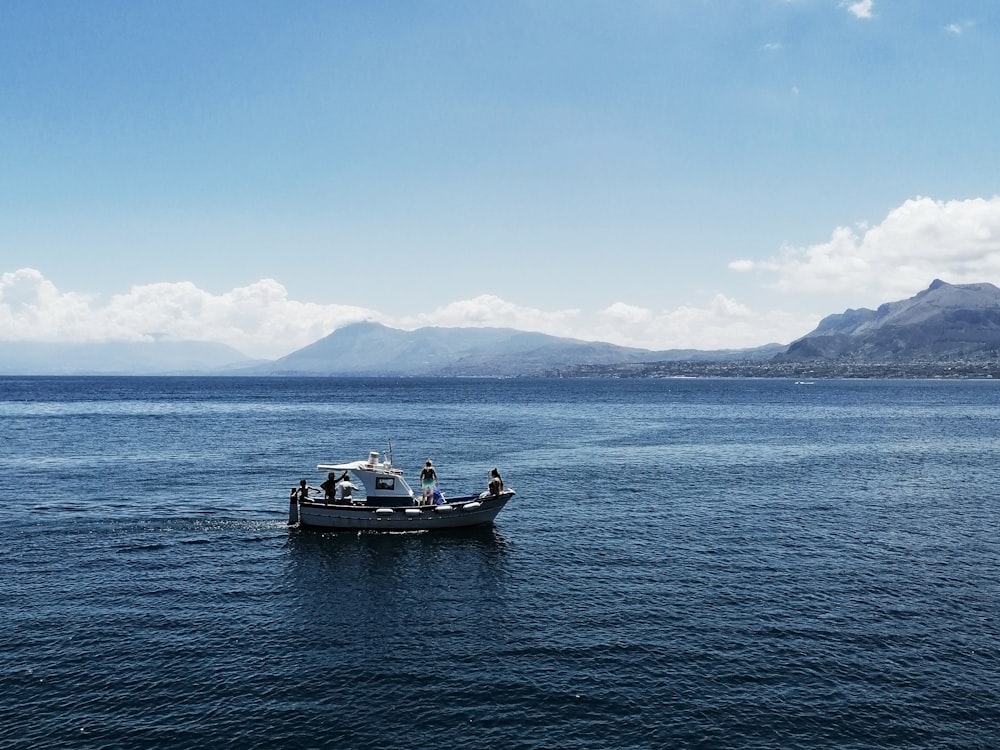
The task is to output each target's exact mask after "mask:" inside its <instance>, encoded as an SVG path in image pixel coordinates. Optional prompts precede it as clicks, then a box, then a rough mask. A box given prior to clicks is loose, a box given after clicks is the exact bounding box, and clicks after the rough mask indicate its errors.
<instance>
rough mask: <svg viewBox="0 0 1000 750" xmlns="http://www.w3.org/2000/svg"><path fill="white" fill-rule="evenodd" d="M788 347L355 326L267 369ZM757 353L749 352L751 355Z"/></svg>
mask: <svg viewBox="0 0 1000 750" xmlns="http://www.w3.org/2000/svg"><path fill="white" fill-rule="evenodd" d="M782 348H783V347H780V346H778V345H773V346H772V347H771V348H763V349H761V350H760V351H758V350H726V351H725V352H714V353H710V352H698V351H695V350H682V351H681V350H670V351H660V352H654V351H650V350H648V349H636V348H630V347H624V346H615V345H614V344H607V343H601V342H591V341H580V340H577V339H570V338H560V337H558V336H549V335H546V334H543V333H529V332H525V331H518V330H515V329H511V328H436V327H428V328H420V329H418V330H416V331H401V330H398V329H394V328H388V327H386V326H383V325H381V324H379V323H371V322H366V323H355V324H353V325H349V326H345V327H343V328H339V329H337V330H336V331H334V332H333V333H331V334H330V335H329V336H326V337H325V338H322V339H320V340H319V341H316V342H314V343H312V344H310V345H309V346H306V347H304V348H302V349H299V350H298V351H295V352H292V353H291V354H289V355H287V356H285V357H282V358H281V359H278V360H275V361H274V362H270V363H268V364H265V365H260V366H258V367H255V368H252V371H253V372H255V373H257V374H267V375H341V376H451V377H455V376H490V377H512V376H518V375H537V374H542V373H552V372H553V371H557V370H558V369H559V368H560V367H565V366H568V365H580V364H588V365H595V364H599V365H620V364H631V363H638V362H648V361H650V360H669V359H674V360H677V359H692V358H694V359H698V358H706V357H712V358H731V357H734V356H741V357H745V356H755V357H757V358H760V359H764V358H767V357H770V356H772V355H773V354H774V353H775V351H776V350H780V349H782ZM748 351H749V352H754V353H752V354H749V355H748V353H747V352H748Z"/></svg>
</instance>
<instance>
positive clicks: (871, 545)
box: [0, 377, 1000, 750]
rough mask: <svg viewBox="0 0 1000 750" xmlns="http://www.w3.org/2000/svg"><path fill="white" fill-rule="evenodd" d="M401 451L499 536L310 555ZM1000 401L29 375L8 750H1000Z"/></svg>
mask: <svg viewBox="0 0 1000 750" xmlns="http://www.w3.org/2000/svg"><path fill="white" fill-rule="evenodd" d="M370 451H379V452H380V453H386V454H388V453H389V452H390V451H391V454H392V457H393V461H394V463H395V465H396V466H398V467H400V468H402V469H404V471H406V473H407V476H408V477H410V478H411V479H415V478H416V476H417V474H418V473H419V469H420V467H421V466H422V465H423V462H424V461H425V460H427V459H428V458H430V459H432V460H433V462H434V464H435V467H436V468H437V471H438V474H439V478H440V481H441V489H442V490H443V491H444V493H445V495H447V494H449V492H451V493H456V494H462V493H467V492H473V491H479V490H485V489H486V485H487V481H488V473H489V471H490V469H492V468H493V467H497V468H498V469H499V470H500V472H501V474H502V475H503V477H504V481H505V483H506V485H507V486H508V487H512V488H514V489H515V490H516V492H517V495H516V496H515V498H514V499H513V500H512V501H511V502H510V503H509V504H508V505H507V507H506V508H505V509H504V511H503V512H502V513H501V514H500V516H499V517H498V518H497V520H496V523H495V524H494V525H493V526H489V527H485V528H480V529H474V530H466V531H455V532H424V533H420V532H410V533H391V534H390V533H374V532H361V533H359V532H356V531H355V532H320V531H311V530H302V529H299V528H294V527H289V526H288V494H289V490H290V489H291V487H292V486H294V485H295V484H297V483H298V481H299V480H300V479H307V480H308V481H309V482H310V484H313V485H314V486H315V485H318V483H319V482H320V481H321V480H322V479H323V476H324V475H323V473H322V472H320V471H318V470H317V468H316V466H317V464H319V463H328V462H337V461H349V460H355V459H360V458H365V457H367V456H368V454H369V452H370ZM998 467H1000V383H998V382H993V381H988V380H976V381H973V380H964V381H957V380H940V381H939V380H849V379H845V380H816V381H814V382H796V381H794V380H782V379H663V380H652V379H649V380H639V379H637V380H629V379H483V378H480V379H370V380H369V379H323V378H303V379H285V378H260V379H253V378H188V377H169V378H131V377H80V378H75V377H51V378H44V377H37V378H36V377H5V378H0V748H4V750H13V749H15V748H17V749H20V748H33V749H34V748H94V749H99V748H248V749H249V748H262V749H263V748H380V749H385V748H434V749H435V750H439V749H447V748H503V749H505V750H511V749H515V750H516V749H518V748H524V749H535V748H572V749H582V748H768V749H770V748H774V749H779V748H780V749H787V748H852V749H860V748H928V749H930V748H934V749H938V748H995V747H998V746H1000V534H998V532H1000V522H998V517H1000V500H998V489H1000V481H998V473H997V472H998Z"/></svg>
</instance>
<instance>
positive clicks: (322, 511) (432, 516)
mask: <svg viewBox="0 0 1000 750" xmlns="http://www.w3.org/2000/svg"><path fill="white" fill-rule="evenodd" d="M513 496H514V491H513V490H505V491H504V492H501V493H500V494H499V495H487V496H485V497H483V496H472V497H466V498H461V499H457V500H449V501H448V502H447V503H445V504H444V505H422V506H415V505H397V506H388V505H387V506H379V505H374V504H365V505H334V504H325V503H323V502H311V501H310V502H298V503H297V504H298V509H297V510H298V513H297V515H298V523H299V526H300V527H309V528H317V529H337V530H340V529H345V530H350V529H356V530H371V531H425V530H430V529H458V528H464V527H467V526H481V525H484V524H491V523H493V520H494V519H495V518H496V517H497V514H498V513H500V511H501V510H503V508H504V506H505V505H506V504H507V501H508V500H510V499H511V498H512V497H513ZM290 517H291V515H290Z"/></svg>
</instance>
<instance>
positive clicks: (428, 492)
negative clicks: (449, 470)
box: [420, 458, 438, 505]
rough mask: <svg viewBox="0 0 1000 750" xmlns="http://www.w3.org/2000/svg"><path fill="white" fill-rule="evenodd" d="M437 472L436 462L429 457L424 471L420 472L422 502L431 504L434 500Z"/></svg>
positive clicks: (422, 503)
mask: <svg viewBox="0 0 1000 750" xmlns="http://www.w3.org/2000/svg"><path fill="white" fill-rule="evenodd" d="M437 479H438V475H437V472H436V471H434V464H432V463H431V460H430V459H429V458H428V459H427V463H425V464H424V468H423V471H421V472H420V503H421V505H426V504H430V503H431V502H433V500H434V488H435V487H437Z"/></svg>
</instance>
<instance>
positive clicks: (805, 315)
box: [0, 197, 1000, 358]
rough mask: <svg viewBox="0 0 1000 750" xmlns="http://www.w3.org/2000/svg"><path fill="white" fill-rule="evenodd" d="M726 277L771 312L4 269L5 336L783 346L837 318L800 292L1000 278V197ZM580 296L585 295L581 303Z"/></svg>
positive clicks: (873, 293) (907, 209)
mask: <svg viewBox="0 0 1000 750" xmlns="http://www.w3.org/2000/svg"><path fill="white" fill-rule="evenodd" d="M729 269H730V270H731V271H733V272H738V273H740V274H751V275H754V277H755V278H757V279H758V280H759V283H760V285H761V287H762V288H763V289H765V290H770V291H771V295H770V300H769V302H768V303H767V305H768V308H769V309H753V308H752V307H751V305H749V304H747V303H745V302H742V301H740V300H737V299H735V298H734V297H733V296H731V295H728V294H726V293H724V292H721V291H720V292H716V293H714V294H709V295H707V296H706V298H705V299H704V300H702V302H701V303H699V304H696V305H678V306H674V307H665V308H664V309H661V310H653V309H649V308H645V307H639V306H635V305H632V304H630V303H629V302H628V301H627V300H621V301H619V302H616V303H614V304H611V305H610V306H608V307H605V308H603V309H599V310H587V309H583V308H582V307H581V308H574V309H561V310H545V309H541V308H538V307H531V306H527V305H521V304H517V303H515V302H512V301H510V300H509V299H506V298H505V297H504V296H502V295H499V294H480V295H477V296H474V297H472V298H469V299H464V300H454V301H449V302H445V303H444V304H442V305H440V306H438V307H436V308H434V309H431V310H427V311H421V312H414V313H413V314H411V315H404V316H397V317H390V316H387V315H385V314H384V313H382V312H380V311H379V310H377V309H375V307H363V306H356V305H350V304H339V303H317V302H302V301H298V300H294V299H289V296H288V292H287V290H286V288H285V287H284V286H282V284H280V283H279V282H278V281H275V280H273V279H262V280H260V281H257V282H255V283H253V284H250V285H248V286H244V287H239V288H236V289H232V290H230V291H228V292H224V293H222V294H214V293H211V292H208V291H205V290H204V289H200V288H199V287H198V286H197V285H196V284H194V283H192V282H189V281H183V282H162V283H155V284H144V285H135V286H133V287H132V288H131V289H129V290H127V291H125V292H123V293H121V294H115V295H113V296H112V297H110V298H109V299H106V300H102V299H98V298H96V297H94V296H88V295H86V294H83V293H81V292H77V291H71V290H61V289H59V288H57V286H56V285H55V284H54V283H53V282H52V281H51V280H49V279H48V278H46V276H45V274H44V272H43V271H42V270H39V269H34V268H21V269H17V270H12V271H6V272H4V273H2V274H0V341H40V342H88V343H93V342H102V341H142V340H152V339H154V338H166V339H170V340H177V341H211V342H217V343H223V344H227V345H229V346H232V347H234V348H235V349H237V350H239V351H241V352H244V353H245V354H247V355H250V356H253V357H260V358H275V357H279V356H282V355H284V354H287V353H289V352H291V351H294V350H296V349H298V348H301V347H303V346H305V345H307V344H309V343H312V342H313V341H316V340H317V339H319V338H322V337H323V336H325V335H327V334H329V333H330V332H331V331H333V330H335V329H337V328H339V327H342V326H344V325H348V324H350V323H355V322H359V321H362V320H370V321H375V322H379V323H383V324H385V325H388V326H391V327H395V328H402V329H404V330H411V329H415V328H420V327H423V326H456V327H465V326H489V327H509V328H517V329H519V330H524V331H536V332H541V333H548V334H552V335H557V336H566V337H571V338H577V339H582V340H590V341H606V342H609V343H614V344H619V345H624V346H635V347H641V348H648V349H669V348H699V349H715V348H744V347H752V346H758V345H761V344H766V343H773V342H777V343H788V342H790V341H792V340H793V339H795V338H797V337H799V336H801V335H803V334H804V333H806V332H807V331H809V330H811V329H812V328H813V327H815V325H816V324H817V322H818V321H819V319H820V318H821V317H823V316H825V315H827V314H829V313H830V312H837V311H838V310H831V309H807V310H799V311H798V312H793V311H792V309H793V308H792V305H793V301H794V298H795V297H796V296H800V297H803V296H804V297H806V298H809V297H810V296H811V295H817V294H819V293H822V294H826V295H831V294H835V295H838V296H837V299H838V300H842V309H846V308H848V307H859V306H866V305H877V304H879V303H881V302H882V301H885V300H887V299H900V298H904V297H907V296H910V295H912V294H915V293H916V292H917V291H919V290H921V289H923V288H924V287H926V286H927V284H928V283H929V282H930V280H932V279H935V278H942V279H945V280H947V281H948V282H949V283H953V284H964V283H976V282H982V281H992V282H996V281H998V280H1000V197H993V198H990V199H982V198H975V199H969V200H953V201H937V200H933V199H931V198H924V197H917V198H914V199H912V200H908V201H906V202H904V203H903V204H902V205H900V206H898V207H897V208H894V209H893V210H892V211H890V212H889V214H888V215H887V216H886V217H885V219H884V220H883V221H882V222H881V223H880V224H878V225H875V226H859V227H856V228H849V227H838V228H837V229H835V230H834V231H833V233H832V234H831V237H830V239H829V240H828V241H826V242H822V243H818V244H815V245H810V246H807V247H785V248H783V249H782V250H781V252H780V253H778V254H777V255H775V256H773V257H770V258H763V259H758V260H754V259H746V258H744V259H739V260H734V261H732V262H731V263H730V264H729ZM585 296H586V295H585V294H584V293H583V290H581V300H583V299H584V298H585ZM814 304H815V303H814ZM757 307H758V308H760V307H761V305H760V304H758V305H757Z"/></svg>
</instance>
